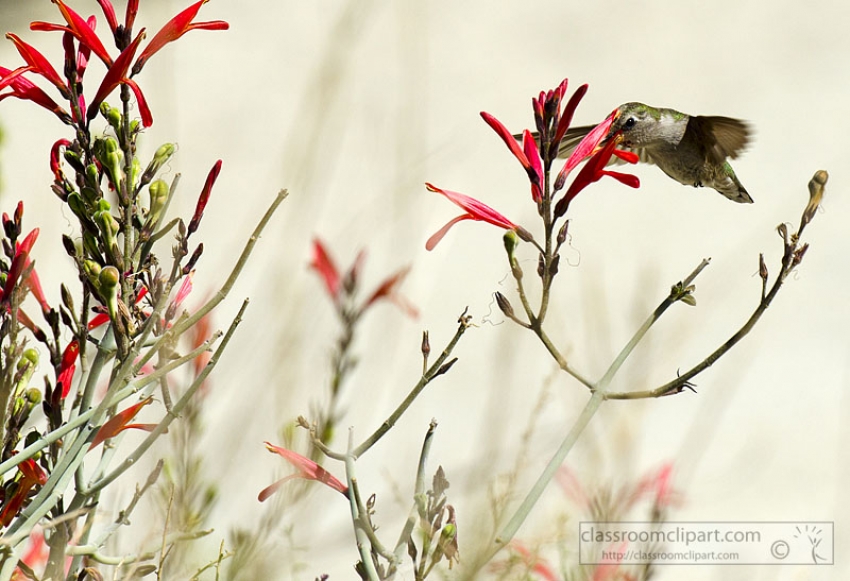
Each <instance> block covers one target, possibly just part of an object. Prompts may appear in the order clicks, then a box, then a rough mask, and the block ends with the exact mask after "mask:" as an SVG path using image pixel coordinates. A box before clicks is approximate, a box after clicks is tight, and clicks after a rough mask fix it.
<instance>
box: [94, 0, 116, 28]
mask: <svg viewBox="0 0 850 581" xmlns="http://www.w3.org/2000/svg"><path fill="white" fill-rule="evenodd" d="M97 3H98V4H100V8H101V10H103V15H104V16H105V17H106V22H107V24H109V29H110V30H111V31H112V34H115V31H116V30H117V29H118V19H117V18H116V17H115V7H114V6H113V5H112V2H110V1H109V0H97Z"/></svg>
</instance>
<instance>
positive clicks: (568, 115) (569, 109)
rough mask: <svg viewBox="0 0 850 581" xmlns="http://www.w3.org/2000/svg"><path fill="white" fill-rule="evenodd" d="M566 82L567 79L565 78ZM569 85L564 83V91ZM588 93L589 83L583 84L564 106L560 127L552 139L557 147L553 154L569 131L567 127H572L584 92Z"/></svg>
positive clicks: (559, 122)
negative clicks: (571, 124)
mask: <svg viewBox="0 0 850 581" xmlns="http://www.w3.org/2000/svg"><path fill="white" fill-rule="evenodd" d="M564 82H565V83H566V79H564ZM566 90H567V86H566V84H565V85H564V91H565V92H566ZM585 93H587V85H586V84H585V85H582V86H581V87H579V88H578V89H576V91H575V93H573V96H572V97H570V100H569V102H568V103H567V106H566V107H564V111H563V112H562V113H561V118H560V119H559V120H558V129H557V130H556V131H555V139H554V140H553V141H552V145H553V147H555V151H554V152H552V153H553V154H554V153H556V152H557V148H558V145H560V143H561V139H562V138H563V137H564V134H565V133H566V132H567V129H569V128H570V123H572V122H573V113H575V111H576V108H577V107H578V104H579V102H580V101H581V100H582V97H584V94H585Z"/></svg>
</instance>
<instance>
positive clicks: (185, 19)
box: [133, 0, 230, 75]
mask: <svg viewBox="0 0 850 581" xmlns="http://www.w3.org/2000/svg"><path fill="white" fill-rule="evenodd" d="M208 1H209V0H200V1H199V2H195V3H194V4H192V5H191V6H189V7H188V8H187V9H186V10H184V11H183V12H181V13H180V14H178V15H177V16H175V17H174V18H172V19H171V20H169V21H168V22H167V23H166V24H165V26H163V27H162V28H161V29H160V31H159V32H157V33H156V36H154V37H153V38H152V39H151V41H150V42H149V43H148V45H147V46H146V47H145V50H144V51H142V54H141V55H140V56H139V59H138V60H137V61H136V64H135V65H133V74H134V75H137V74H139V72H140V71H141V70H142V67H144V66H145V63H146V62H147V61H148V59H149V58H151V57H152V56H153V55H154V54H155V53H156V52H157V51H159V50H160V49H161V48H162V47H164V46H165V45H166V44H168V43H169V42H172V41H175V40H177V39H178V38H180V37H181V36H183V35H184V34H186V33H187V32H189V31H190V30H227V29H228V28H230V25H229V24H228V23H227V22H224V21H223V20H213V21H210V22H192V20H194V18H195V16H197V15H198V10H200V9H201V6H203V5H204V4H206V3H207V2H208Z"/></svg>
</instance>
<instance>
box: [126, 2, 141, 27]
mask: <svg viewBox="0 0 850 581" xmlns="http://www.w3.org/2000/svg"><path fill="white" fill-rule="evenodd" d="M138 13H139V0H129V1H128V2H127V12H126V13H125V14H124V30H133V24H134V23H135V22H136V14H138Z"/></svg>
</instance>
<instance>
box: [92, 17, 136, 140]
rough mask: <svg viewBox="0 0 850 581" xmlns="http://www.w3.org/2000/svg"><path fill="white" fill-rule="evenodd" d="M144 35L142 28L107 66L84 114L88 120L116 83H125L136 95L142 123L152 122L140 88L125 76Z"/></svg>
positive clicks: (93, 116) (95, 112) (95, 114)
mask: <svg viewBox="0 0 850 581" xmlns="http://www.w3.org/2000/svg"><path fill="white" fill-rule="evenodd" d="M144 36H145V31H144V29H142V31H141V32H139V34H138V35H137V36H136V39H135V40H134V41H133V42H132V43H130V45H129V46H128V47H127V48H125V49H124V50H123V51H121V54H120V55H119V56H118V58H117V59H115V62H114V63H113V64H112V66H110V67H109V70H108V71H106V75H104V77H103V81H101V83H100V87H99V88H98V89H97V94H96V95H95V96H94V100H93V101H92V102H91V103H90V104H89V108H88V113H87V114H86V118H87V119H88V120H89V121H91V120H92V119H94V118H95V117H96V116H97V113H98V110H99V109H100V104H101V103H103V100H104V99H106V97H108V96H109V95H110V94H111V93H112V91H114V90H115V89H116V87H118V85H120V84H121V83H125V84H127V85H128V86H129V87H130V88H131V89H132V90H133V93H135V95H136V101H138V103H139V113H141V115H142V125H144V126H145V127H150V126H151V125H152V124H153V118H152V117H151V114H150V109H149V108H148V106H147V102H146V101H145V97H144V95H142V92H141V89H139V87H138V85H136V83H135V82H134V81H131V80H130V79H129V78H128V77H127V71H128V70H129V69H130V63H131V62H132V60H133V57H135V56H136V50H138V48H139V43H140V42H141V41H142V39H143V38H144Z"/></svg>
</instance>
